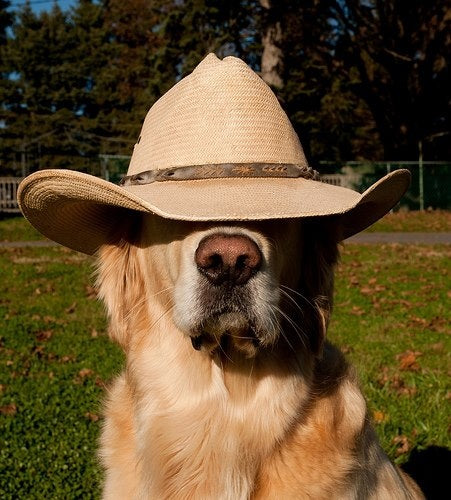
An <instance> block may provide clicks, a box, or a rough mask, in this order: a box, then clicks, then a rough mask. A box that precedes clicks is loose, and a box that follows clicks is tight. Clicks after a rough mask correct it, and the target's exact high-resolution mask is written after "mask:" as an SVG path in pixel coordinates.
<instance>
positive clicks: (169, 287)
mask: <svg viewBox="0 0 451 500" xmlns="http://www.w3.org/2000/svg"><path fill="white" fill-rule="evenodd" d="M174 288H175V287H174V285H171V286H168V287H167V288H163V289H162V290H160V291H158V292H156V293H153V294H152V295H149V298H150V297H156V296H157V295H160V294H161V293H164V292H168V291H169V290H173V289H174Z"/></svg>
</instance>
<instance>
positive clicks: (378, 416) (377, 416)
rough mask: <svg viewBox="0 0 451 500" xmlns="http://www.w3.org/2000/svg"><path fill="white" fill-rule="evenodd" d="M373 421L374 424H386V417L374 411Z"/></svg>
mask: <svg viewBox="0 0 451 500" xmlns="http://www.w3.org/2000/svg"><path fill="white" fill-rule="evenodd" d="M373 420H374V422H376V424H381V423H382V422H386V421H387V420H388V416H387V415H385V413H382V412H381V411H379V410H374V411H373Z"/></svg>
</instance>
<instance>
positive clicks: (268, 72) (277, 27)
mask: <svg viewBox="0 0 451 500" xmlns="http://www.w3.org/2000/svg"><path fill="white" fill-rule="evenodd" d="M260 5H261V6H262V7H263V9H264V22H263V33H262V45H263V53H262V60H261V76H262V78H263V80H264V81H265V82H266V83H267V84H268V85H270V86H272V87H276V88H279V89H280V88H282V87H283V85H284V81H283V76H282V75H283V68H284V64H283V52H282V49H281V44H282V26H281V23H280V19H278V16H277V15H276V14H277V9H275V8H274V7H273V5H272V2H271V1H270V0H260Z"/></svg>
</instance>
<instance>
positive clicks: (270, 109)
mask: <svg viewBox="0 0 451 500" xmlns="http://www.w3.org/2000/svg"><path fill="white" fill-rule="evenodd" d="M220 163H292V164H298V165H301V166H307V162H306V159H305V156H304V152H303V150H302V146H301V144H300V142H299V138H298V136H297V135H296V133H295V131H294V129H293V127H292V125H291V123H290V121H289V119H288V117H287V115H286V114H285V112H284V111H283V110H282V108H281V106H280V104H279V102H278V100H277V98H276V96H275V95H274V93H273V92H272V90H271V89H270V88H269V87H268V85H267V84H266V83H265V82H264V81H263V80H262V79H261V78H260V77H259V76H258V75H257V74H256V73H254V72H253V71H252V70H251V69H250V68H249V66H247V64H246V63H244V62H243V61H242V60H240V59H238V58H236V57H231V56H229V57H226V58H224V59H223V60H220V59H218V58H217V57H216V56H215V55H214V54H209V55H208V56H207V57H206V58H205V59H204V60H203V61H202V62H201V63H200V64H199V65H198V66H197V67H196V68H195V69H194V71H193V72H192V73H191V74H190V75H188V76H187V77H185V78H183V79H182V80H180V81H179V82H178V83H177V84H176V85H175V86H174V87H172V88H171V89H170V90H169V91H168V92H167V93H166V94H164V95H163V96H162V97H161V98H160V99H159V100H158V101H156V103H155V104H154V105H153V106H152V108H151V109H150V110H149V112H148V113H147V116H146V118H145V120H144V124H143V127H142V130H141V135H140V138H139V140H138V143H137V144H136V145H135V148H134V151H133V155H132V159H131V162H130V165H129V170H128V174H129V175H134V174H137V173H140V172H144V171H147V170H160V169H164V168H170V167H182V166H187V165H206V164H220Z"/></svg>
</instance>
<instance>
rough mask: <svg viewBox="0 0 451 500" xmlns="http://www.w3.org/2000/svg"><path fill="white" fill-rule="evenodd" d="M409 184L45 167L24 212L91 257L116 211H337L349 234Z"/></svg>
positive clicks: (403, 177)
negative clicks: (365, 185) (139, 177)
mask: <svg viewBox="0 0 451 500" xmlns="http://www.w3.org/2000/svg"><path fill="white" fill-rule="evenodd" d="M409 184H410V173H409V171H408V170H395V171H394V172H391V173H390V174H388V175H386V176H385V177H383V178H382V179H380V180H379V181H377V182H376V183H375V184H373V185H372V186H371V187H370V188H369V189H367V190H366V191H365V192H364V193H363V194H359V193H357V192H356V191H353V190H351V189H347V188H343V187H339V186H333V185H330V184H326V183H323V182H319V181H313V180H307V179H302V178H296V179H284V178H270V179H266V178H265V179H261V178H258V179H256V178H239V179H238V178H226V179H204V180H192V181H186V180H183V181H167V182H154V183H151V184H144V185H135V186H124V187H121V186H117V185H115V184H112V183H111V182H107V181H105V180H103V179H99V178H97V177H93V176H91V175H88V174H84V173H81V172H75V171H71V170H52V169H49V170H41V171H39V172H36V173H34V174H32V175H30V176H28V177H27V178H26V179H24V180H23V181H22V183H21V184H20V186H19V190H18V193H17V198H18V202H19V206H20V209H21V210H22V213H23V214H24V216H25V217H26V218H27V219H28V220H29V221H30V223H31V224H32V225H33V226H34V227H35V228H36V229H38V230H39V231H40V232H41V233H42V234H44V235H45V236H47V237H48V238H50V239H51V240H54V241H56V242H58V243H60V244H62V245H64V246H67V247H69V248H72V249H74V250H77V251H80V252H83V253H86V254H89V255H92V254H93V253H95V251H96V250H97V249H98V248H99V247H100V246H101V245H102V244H104V243H105V242H106V241H107V240H108V236H109V234H110V233H111V231H112V230H113V229H114V227H115V225H116V222H117V210H123V209H128V210H136V211H139V212H146V213H152V214H156V215H159V216H161V217H164V218H168V219H174V220H185V221H246V220H265V219H266V220H267V219H284V218H304V217H324V216H332V215H333V216H338V217H337V220H338V221H339V223H340V224H341V226H342V236H343V239H346V238H348V237H349V236H352V235H353V234H356V233H358V232H360V231H362V230H363V229H365V228H366V227H368V226H370V225H371V224H373V223H374V222H376V221H377V220H378V219H380V218H381V217H383V216H384V215H385V214H386V213H387V212H388V211H389V210H391V209H392V208H393V207H394V206H395V205H396V203H397V202H398V201H399V200H400V198H401V197H402V195H403V194H404V193H405V192H406V190H407V188H408V187H409Z"/></svg>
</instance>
